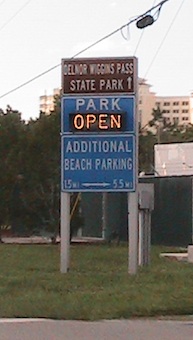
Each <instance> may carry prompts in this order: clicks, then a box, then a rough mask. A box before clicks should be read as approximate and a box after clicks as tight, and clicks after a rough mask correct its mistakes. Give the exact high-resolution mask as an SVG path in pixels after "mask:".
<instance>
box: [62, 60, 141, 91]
mask: <svg viewBox="0 0 193 340" xmlns="http://www.w3.org/2000/svg"><path fill="white" fill-rule="evenodd" d="M136 86H137V60H136V58H135V57H128V58H116V59H115V58H98V59H95V58H93V59H63V60H62V91H63V94H87V93H88V94H99V93H100V94H101V93H104V94H107V93H109V94H110V93H129V94H131V93H132V94H134V93H135V92H136Z"/></svg>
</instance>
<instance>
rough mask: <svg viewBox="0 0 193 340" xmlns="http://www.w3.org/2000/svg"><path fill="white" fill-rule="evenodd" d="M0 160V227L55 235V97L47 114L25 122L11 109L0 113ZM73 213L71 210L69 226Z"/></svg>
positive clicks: (57, 175) (57, 190) (57, 134)
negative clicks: (6, 226) (4, 226)
mask: <svg viewBox="0 0 193 340" xmlns="http://www.w3.org/2000/svg"><path fill="white" fill-rule="evenodd" d="M0 161H1V166H0V184H1V190H0V216H1V217H0V218H1V220H0V225H11V226H12V230H13V232H15V233H16V234H21V233H24V234H26V233H27V234H31V233H32V232H36V233H43V234H45V235H49V234H50V236H51V235H56V234H58V232H59V220H60V100H59V98H56V105H55V110H54V111H53V112H52V113H51V114H50V115H48V116H46V115H45V114H43V113H41V114H40V118H39V119H37V120H30V121H29V122H28V123H25V122H24V121H22V120H21V114H20V113H19V112H18V111H14V110H12V109H11V108H10V107H8V108H7V110H6V112H3V111H2V110H1V111H0ZM77 214H78V211H77V210H76V213H75V214H74V221H73V229H75V224H76V223H75V220H76V218H77V216H76V215H77ZM77 223H78V222H77ZM77 228H78V227H76V229H77Z"/></svg>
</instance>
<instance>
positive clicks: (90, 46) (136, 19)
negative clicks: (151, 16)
mask: <svg viewBox="0 0 193 340" xmlns="http://www.w3.org/2000/svg"><path fill="white" fill-rule="evenodd" d="M30 1H31V0H29V1H28V2H30ZM167 1H169V0H163V1H161V2H160V3H159V4H157V5H156V6H153V7H152V8H150V9H149V10H147V11H146V12H145V13H143V14H141V15H139V16H137V17H135V18H134V19H131V20H130V21H129V22H128V23H127V24H125V25H123V26H121V27H119V28H117V29H116V30H114V31H112V32H111V33H109V34H107V35H105V36H104V37H102V38H100V39H99V40H97V41H95V42H94V43H92V44H90V45H89V46H87V47H85V48H83V49H82V50H80V51H79V52H78V53H76V54H74V55H73V56H72V57H71V58H69V59H74V58H76V57H78V56H79V55H80V54H82V53H84V52H86V51H88V50H89V49H91V48H92V47H94V46H96V45H97V44H99V43H100V42H102V41H104V40H106V39H108V38H110V37H111V36H112V35H114V34H116V33H118V32H119V31H121V30H123V28H125V27H128V26H129V25H131V24H132V23H133V22H136V21H138V20H140V19H141V18H143V17H145V16H146V15H148V13H150V12H151V11H152V10H154V9H156V8H158V7H162V6H163V4H164V3H166V2H167ZM59 66H61V63H59V64H57V65H55V66H53V67H51V68H49V69H48V70H46V71H44V72H42V73H40V74H38V75H37V76H35V77H33V78H31V79H29V80H28V81H26V82H24V83H22V84H21V85H19V86H17V87H15V88H13V89H12V90H10V91H8V92H6V93H4V94H2V95H1V96H0V99H2V98H4V97H6V96H7V95H9V94H11V93H13V92H15V91H17V90H19V89H21V88H22V87H24V86H26V85H28V84H30V83H32V82H33V81H35V80H36V79H38V78H40V77H42V76H44V75H45V74H47V73H49V72H51V71H53V70H54V69H56V68H58V67H59Z"/></svg>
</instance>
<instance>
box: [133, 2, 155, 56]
mask: <svg viewBox="0 0 193 340" xmlns="http://www.w3.org/2000/svg"><path fill="white" fill-rule="evenodd" d="M155 3H156V0H154V1H153V4H152V7H154V6H155ZM144 33H145V30H143V31H142V32H141V35H140V37H139V40H138V43H137V45H136V47H135V51H134V55H136V53H137V50H138V47H139V45H140V43H141V41H142V38H143V36H144Z"/></svg>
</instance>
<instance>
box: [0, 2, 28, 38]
mask: <svg viewBox="0 0 193 340" xmlns="http://www.w3.org/2000/svg"><path fill="white" fill-rule="evenodd" d="M31 1H32V0H28V1H27V2H26V3H25V4H24V5H23V6H22V7H20V8H19V9H18V10H17V12H16V13H15V14H13V15H12V17H11V18H9V19H8V20H7V21H6V22H5V23H4V24H3V25H2V26H1V27H0V31H2V30H3V29H4V28H5V27H6V26H7V25H8V24H9V23H10V22H11V21H12V20H13V19H14V18H15V17H16V16H17V15H18V14H19V13H20V12H21V11H22V10H23V9H24V8H25V7H26V6H27V5H28V4H29V3H30V2H31ZM3 2H5V0H3V1H2V2H1V3H0V5H2V4H3Z"/></svg>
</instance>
